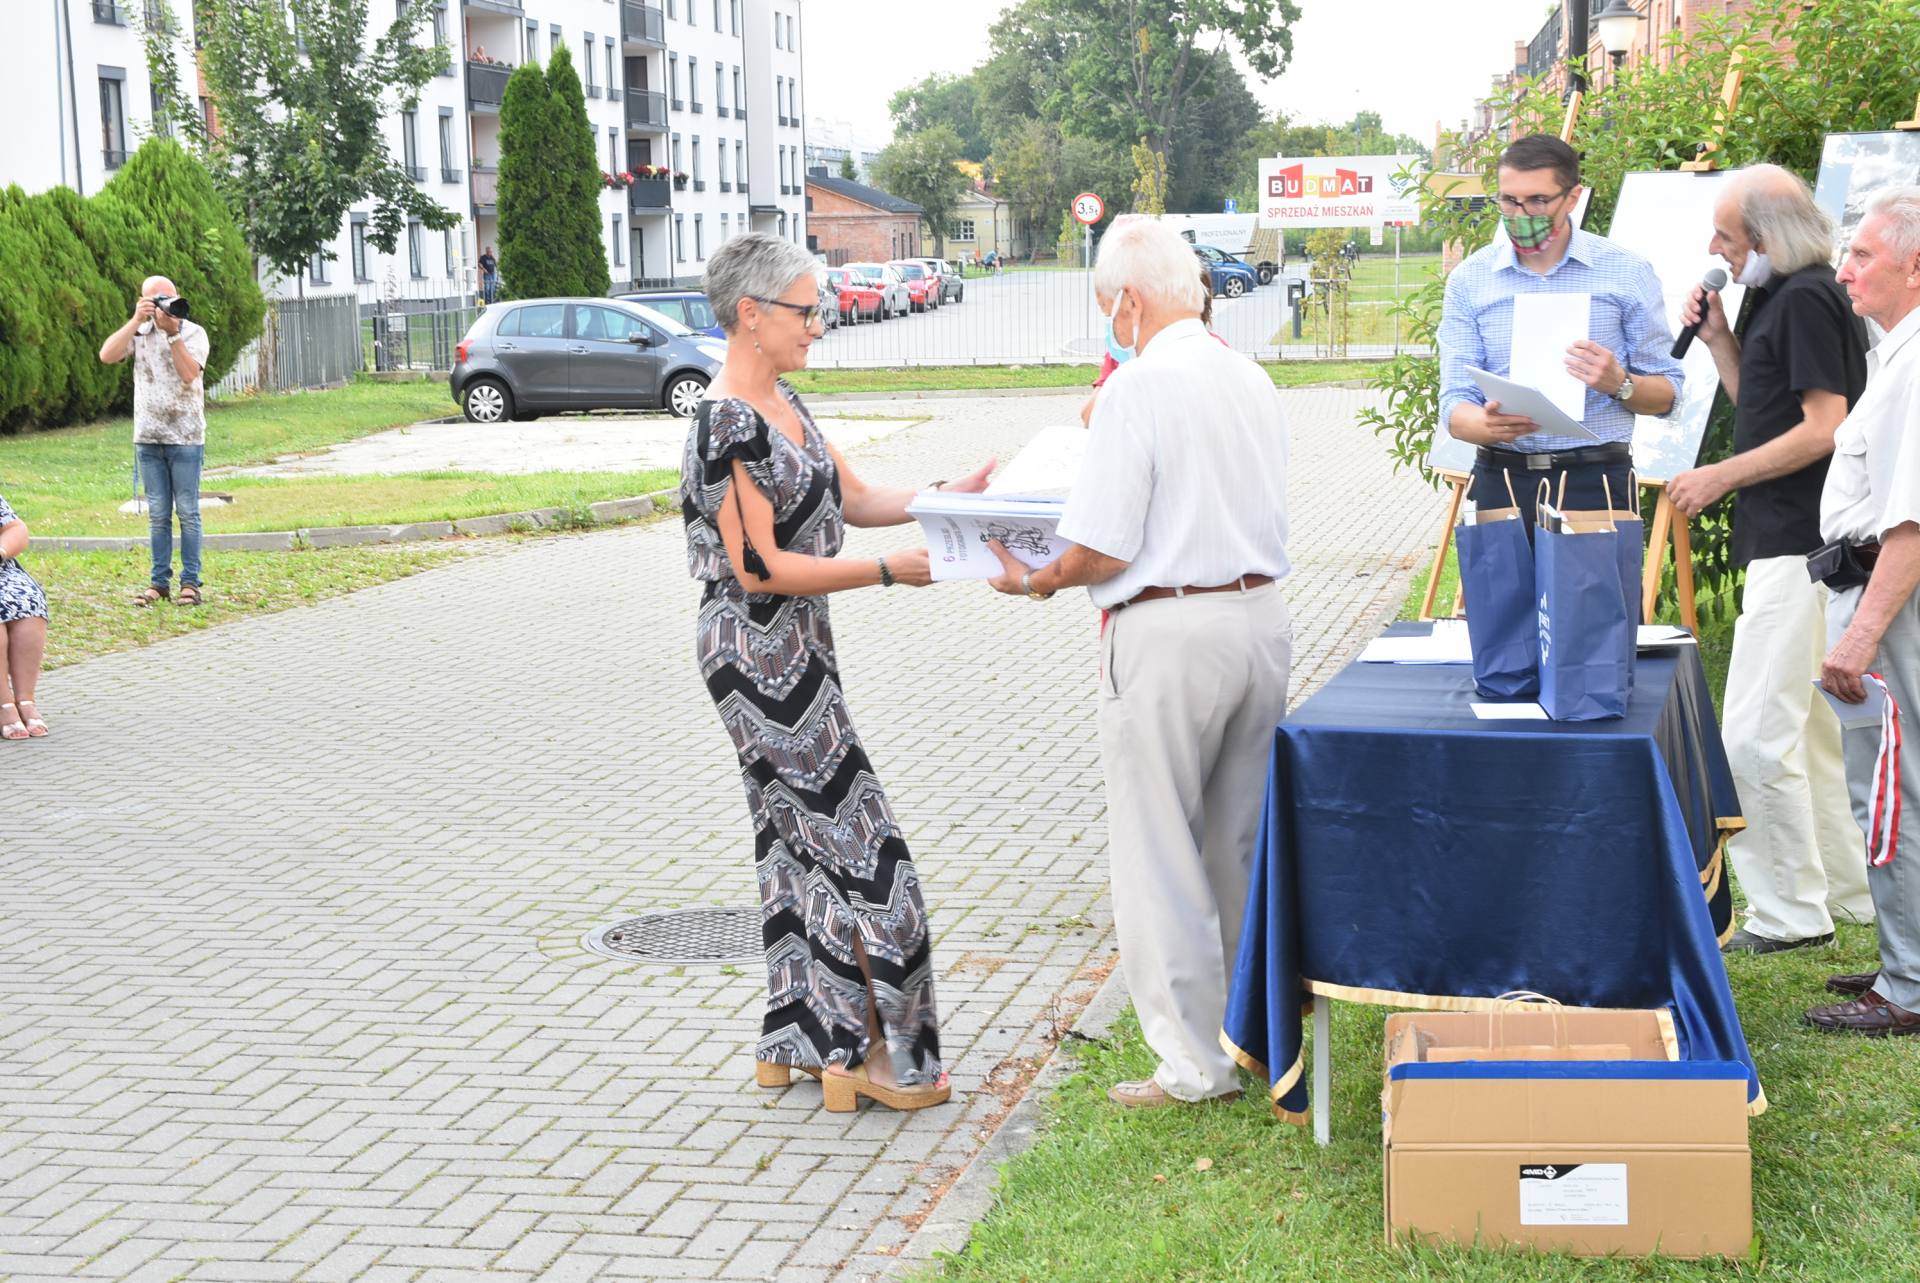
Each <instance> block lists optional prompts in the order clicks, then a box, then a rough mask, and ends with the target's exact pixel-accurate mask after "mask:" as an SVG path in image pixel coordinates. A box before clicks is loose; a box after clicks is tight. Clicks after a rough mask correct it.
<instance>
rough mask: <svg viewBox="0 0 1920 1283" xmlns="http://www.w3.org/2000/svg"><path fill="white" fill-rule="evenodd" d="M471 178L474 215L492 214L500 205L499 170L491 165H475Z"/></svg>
mask: <svg viewBox="0 0 1920 1283" xmlns="http://www.w3.org/2000/svg"><path fill="white" fill-rule="evenodd" d="M472 178H473V212H474V214H475V215H476V216H478V215H483V214H492V213H493V212H494V210H495V208H496V207H497V206H498V205H499V203H500V170H499V169H498V168H497V167H495V166H493V165H475V166H474V167H473V174H472Z"/></svg>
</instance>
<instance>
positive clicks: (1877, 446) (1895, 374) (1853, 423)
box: [1820, 308, 1920, 542]
mask: <svg viewBox="0 0 1920 1283" xmlns="http://www.w3.org/2000/svg"><path fill="white" fill-rule="evenodd" d="M1909 521H1913V522H1920V308H1916V309H1914V310H1913V311H1912V312H1909V313H1907V316H1906V319H1904V320H1902V321H1901V322H1900V323H1899V324H1898V325H1896V326H1894V327H1893V329H1892V330H1890V331H1888V333H1887V336H1886V337H1885V338H1884V339H1882V340H1880V344H1879V346H1878V347H1876V348H1874V349H1873V350H1872V351H1871V352H1868V353H1867V390H1866V391H1865V392H1864V393H1862V394H1861V396H1860V399H1859V400H1858V401H1856V402H1854V406H1853V411H1852V413H1850V414H1848V415H1847V417H1846V419H1845V420H1844V421H1843V422H1842V423H1841V424H1840V430H1839V431H1838V432H1836V433H1835V434H1834V439H1833V462H1832V463H1830V464H1829V465H1828V466H1827V484H1826V488H1825V489H1824V490H1822V491H1821V492H1820V537H1821V538H1822V539H1828V540H1832V539H1849V540H1853V541H1855V542H1858V541H1861V540H1867V539H1879V538H1882V537H1883V536H1885V535H1886V533H1887V532H1888V531H1889V530H1892V529H1894V528H1895V527H1896V526H1899V525H1901V524H1903V523H1905V522H1909Z"/></svg>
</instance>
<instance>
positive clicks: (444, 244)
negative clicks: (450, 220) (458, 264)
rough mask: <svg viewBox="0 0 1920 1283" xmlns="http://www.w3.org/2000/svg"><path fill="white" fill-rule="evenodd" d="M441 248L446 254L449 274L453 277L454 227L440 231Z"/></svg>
mask: <svg viewBox="0 0 1920 1283" xmlns="http://www.w3.org/2000/svg"><path fill="white" fill-rule="evenodd" d="M440 249H441V251H442V253H444V254H445V255H446V260H447V275H448V276H449V277H451V276H452V275H453V229H452V228H448V229H447V230H445V231H443V232H441V233H440Z"/></svg>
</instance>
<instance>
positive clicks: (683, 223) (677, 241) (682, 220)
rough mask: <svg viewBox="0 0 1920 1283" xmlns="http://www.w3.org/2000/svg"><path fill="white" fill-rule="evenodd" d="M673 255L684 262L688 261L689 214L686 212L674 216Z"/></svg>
mask: <svg viewBox="0 0 1920 1283" xmlns="http://www.w3.org/2000/svg"><path fill="white" fill-rule="evenodd" d="M673 256H674V258H675V259H677V260H678V261H680V262H682V263H684V262H686V261H687V216H686V215H685V214H675V215H674V216H673Z"/></svg>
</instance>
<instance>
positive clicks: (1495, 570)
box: [1453, 477, 1540, 699]
mask: <svg viewBox="0 0 1920 1283" xmlns="http://www.w3.org/2000/svg"><path fill="white" fill-rule="evenodd" d="M1507 498H1508V499H1509V500H1510V501H1511V502H1512V504H1513V506H1512V507H1510V508H1480V509H1477V510H1476V511H1475V512H1474V514H1473V515H1472V516H1471V517H1469V518H1467V519H1466V520H1465V521H1463V522H1461V523H1460V524H1459V525H1458V526H1455V527H1454V530H1453V543H1454V548H1455V555H1456V556H1457V557H1458V559H1459V563H1460V597H1461V600H1462V601H1463V602H1464V603H1465V605H1466V608H1467V642H1468V644H1469V645H1470V646H1471V647H1472V650H1473V689H1474V690H1475V691H1476V692H1478V693H1479V694H1480V696H1481V697H1482V698H1485V699H1515V698H1518V697H1520V696H1523V695H1532V694H1534V693H1535V692H1536V691H1538V690H1539V689H1540V626H1539V623H1538V621H1537V619H1536V612H1535V609H1534V604H1533V546H1532V545H1531V544H1529V543H1528V542H1527V528H1526V524H1525V523H1524V522H1523V521H1522V520H1521V518H1520V501H1519V500H1518V499H1516V498H1514V494H1513V479H1512V478H1511V477H1509V478H1507Z"/></svg>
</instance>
